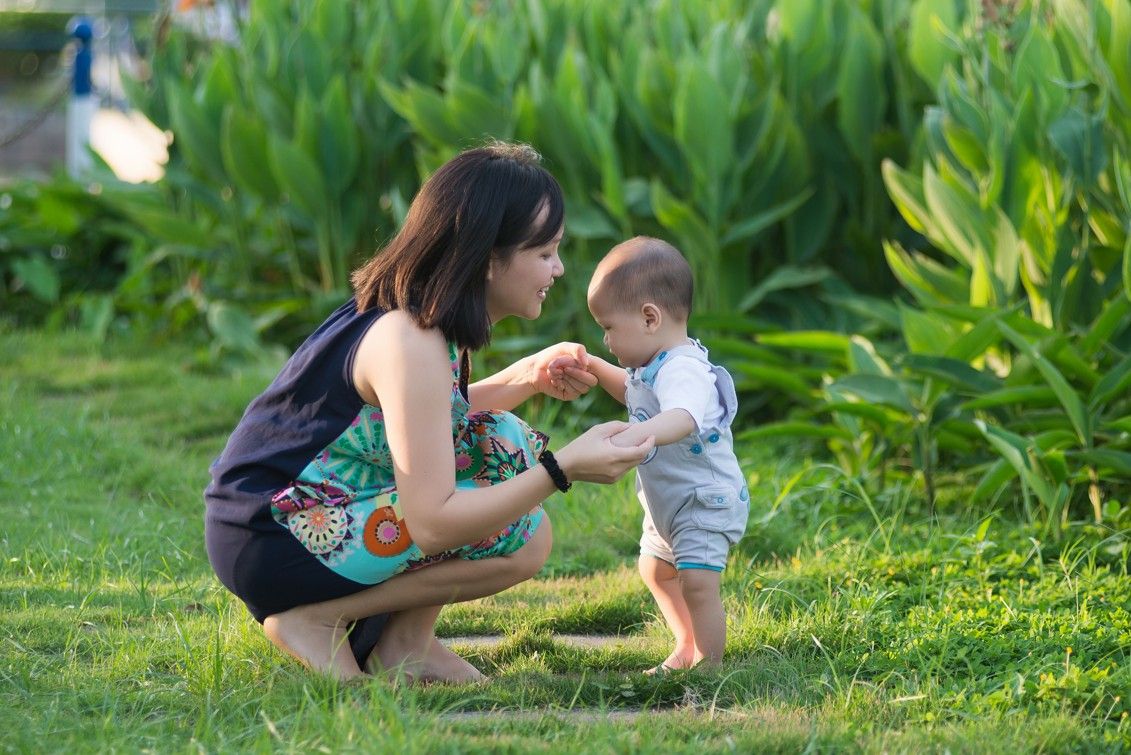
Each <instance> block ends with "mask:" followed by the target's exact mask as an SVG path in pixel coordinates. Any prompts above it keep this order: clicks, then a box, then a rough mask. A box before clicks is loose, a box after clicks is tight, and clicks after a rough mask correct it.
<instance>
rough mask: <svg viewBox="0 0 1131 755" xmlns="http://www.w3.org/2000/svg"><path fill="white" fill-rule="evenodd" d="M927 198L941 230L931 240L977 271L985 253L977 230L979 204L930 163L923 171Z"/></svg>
mask: <svg viewBox="0 0 1131 755" xmlns="http://www.w3.org/2000/svg"><path fill="white" fill-rule="evenodd" d="M923 195H924V197H926V200H927V208H928V210H929V211H930V213H931V218H932V220H933V223H934V225H935V227H936V228H937V229H938V231H939V233H938V234H937V235H935V236H932V237H931V241H932V242H934V243H935V244H937V245H938V246H939V248H940V249H942V250H943V251H944V252H946V253H947V254H950V255H951V256H952V257H954V258H955V259H956V260H958V261H959V262H961V263H962V264H964V265H966V267H968V268H970V269H972V270H973V269H975V268H976V266H977V265H978V263H979V262H980V260H981V258H982V255H983V254H984V250H985V246H984V245H982V244H980V243H979V241H978V231H977V229H978V227H979V226H980V224H981V222H982V219H981V217H980V213H979V212H978V210H977V205H976V204H975V203H973V202H971V201H969V200H968V199H967V198H966V197H964V196H963V195H962V194H960V193H959V192H958V191H957V190H956V189H955V188H954V187H952V186H949V185H948V184H947V183H946V182H945V181H944V180H943V179H942V178H940V177H939V175H938V174H937V173H936V172H935V171H934V169H933V168H932V167H931V166H930V164H927V165H926V166H924V168H923Z"/></svg>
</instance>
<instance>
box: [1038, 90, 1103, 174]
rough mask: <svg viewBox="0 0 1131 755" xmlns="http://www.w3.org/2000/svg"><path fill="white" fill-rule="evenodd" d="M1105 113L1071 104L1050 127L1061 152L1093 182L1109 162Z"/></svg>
mask: <svg viewBox="0 0 1131 755" xmlns="http://www.w3.org/2000/svg"><path fill="white" fill-rule="evenodd" d="M1103 123H1104V119H1103V117H1102V116H1090V115H1088V114H1087V113H1085V112H1083V111H1081V110H1079V109H1078V108H1071V109H1070V110H1068V111H1067V112H1066V113H1065V114H1064V115H1062V116H1061V117H1060V118H1057V119H1056V120H1055V121H1054V122H1053V123H1052V124H1051V125H1050V126H1049V130H1048V136H1049V141H1050V142H1052V145H1053V146H1054V147H1055V148H1056V150H1057V152H1059V153H1060V154H1061V156H1062V157H1063V158H1064V160H1065V162H1066V163H1068V168H1069V170H1070V171H1072V173H1073V174H1074V175H1075V176H1076V178H1077V179H1079V180H1080V181H1081V182H1083V183H1084V184H1086V185H1089V186H1090V185H1092V184H1094V183H1095V182H1096V179H1097V178H1098V177H1099V175H1100V174H1101V173H1103V171H1104V168H1105V167H1106V166H1107V152H1108V150H1107V145H1106V144H1105V141H1104V135H1103Z"/></svg>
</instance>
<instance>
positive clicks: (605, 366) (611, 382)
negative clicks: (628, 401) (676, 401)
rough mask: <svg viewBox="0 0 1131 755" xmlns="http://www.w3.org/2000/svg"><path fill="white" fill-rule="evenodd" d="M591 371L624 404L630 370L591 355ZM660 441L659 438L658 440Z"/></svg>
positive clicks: (608, 391) (607, 390)
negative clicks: (626, 382)
mask: <svg viewBox="0 0 1131 755" xmlns="http://www.w3.org/2000/svg"><path fill="white" fill-rule="evenodd" d="M589 372H590V373H592V375H593V376H594V377H596V378H597V383H598V384H599V385H600V386H601V387H602V388H604V389H605V393H608V394H609V395H610V396H612V397H613V398H615V399H616V400H617V401H619V402H621V403H622V404H623V403H625V400H624V392H625V381H626V380H627V378H628V372H627V371H626V370H625V369H624V368H623V367H618V366H616V365H615V364H612V363H610V362H606V361H605V360H604V359H602V358H601V357H595V356H592V355H590V356H589ZM656 442H657V443H659V440H658V439H657V441H656Z"/></svg>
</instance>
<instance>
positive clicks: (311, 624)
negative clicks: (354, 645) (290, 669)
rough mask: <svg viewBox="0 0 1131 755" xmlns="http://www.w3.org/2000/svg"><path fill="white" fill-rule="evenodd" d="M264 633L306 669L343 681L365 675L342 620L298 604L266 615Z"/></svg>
mask: <svg viewBox="0 0 1131 755" xmlns="http://www.w3.org/2000/svg"><path fill="white" fill-rule="evenodd" d="M263 632H264V634H266V635H267V638H268V639H269V640H271V642H272V643H274V644H275V646H276V647H277V648H279V649H280V650H282V651H283V652H285V653H287V654H288V655H291V656H293V657H294V658H296V659H298V661H299V662H300V663H301V664H303V665H304V666H306V667H307V668H309V669H312V670H314V671H318V672H321V673H323V674H327V675H329V676H332V677H334V678H336V679H341V680H343V681H345V680H349V679H356V678H358V677H362V676H364V674H363V673H362V671H361V669H360V668H358V665H357V661H356V660H354V657H353V652H352V651H351V650H350V645H349V638H348V637H347V635H346V625H345V623H344V622H338V623H333V624H331V623H328V622H326V621H324V620H320V619H319V618H318V617H316V616H313V615H311V613H310V612H309V611H308V610H306V609H305V607H303V606H300V607H298V608H292V609H291V610H289V611H283V612H282V613H277V614H273V615H271V616H268V617H267V619H266V620H265V621H264V622H263Z"/></svg>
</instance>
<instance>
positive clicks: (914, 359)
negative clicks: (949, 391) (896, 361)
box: [903, 354, 1002, 395]
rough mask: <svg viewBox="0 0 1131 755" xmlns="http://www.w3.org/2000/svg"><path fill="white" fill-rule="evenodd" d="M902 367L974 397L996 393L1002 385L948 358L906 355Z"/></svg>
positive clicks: (992, 378)
mask: <svg viewBox="0 0 1131 755" xmlns="http://www.w3.org/2000/svg"><path fill="white" fill-rule="evenodd" d="M903 366H904V367H906V368H907V369H909V370H911V371H912V372H917V373H920V374H922V375H927V376H929V377H933V378H937V379H939V380H942V381H943V382H945V383H947V384H948V385H950V386H952V387H954V388H956V389H959V390H962V391H966V392H969V393H972V394H975V395H977V394H982V393H988V392H991V391H997V390H999V389H1000V388H1001V385H1002V383H1001V380H1000V379H999V378H997V377H995V376H993V375H988V374H986V373H984V372H980V371H978V370H976V369H974V368H973V367H971V366H970V365H969V364H967V363H966V362H961V361H959V360H957V359H950V358H948V357H942V356H928V355H925V354H908V355H907V357H906V358H905V359H904V360H903Z"/></svg>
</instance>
